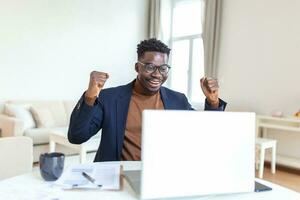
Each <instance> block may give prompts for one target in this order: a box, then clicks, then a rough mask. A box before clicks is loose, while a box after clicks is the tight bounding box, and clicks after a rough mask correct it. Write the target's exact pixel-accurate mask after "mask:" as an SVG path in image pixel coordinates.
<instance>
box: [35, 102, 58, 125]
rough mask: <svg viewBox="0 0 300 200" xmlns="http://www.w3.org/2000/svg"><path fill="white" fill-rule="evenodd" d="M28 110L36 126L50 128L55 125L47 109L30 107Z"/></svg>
mask: <svg viewBox="0 0 300 200" xmlns="http://www.w3.org/2000/svg"><path fill="white" fill-rule="evenodd" d="M30 110H31V113H32V115H33V118H34V120H35V122H36V125H37V127H38V128H52V127H54V126H55V121H54V119H53V116H52V113H51V111H50V110H49V109H47V108H35V107H32V108H31V109H30Z"/></svg>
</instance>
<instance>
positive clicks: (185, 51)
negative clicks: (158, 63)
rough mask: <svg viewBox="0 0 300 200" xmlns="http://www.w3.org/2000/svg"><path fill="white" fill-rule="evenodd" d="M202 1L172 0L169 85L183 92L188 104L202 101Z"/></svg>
mask: <svg viewBox="0 0 300 200" xmlns="http://www.w3.org/2000/svg"><path fill="white" fill-rule="evenodd" d="M202 6H203V0H173V1H172V11H171V37H170V46H171V48H172V51H171V56H170V63H171V65H172V69H171V71H170V77H169V79H170V80H169V86H170V87H171V88H172V89H174V90H176V91H179V92H182V93H184V94H185V95H186V96H187V97H188V99H189V101H190V102H191V103H192V104H198V103H201V102H203V101H204V95H203V93H202V90H201V87H200V78H201V77H202V76H203V75H204V66H203V63H204V61H203V59H204V52H203V42H202V13H203V11H202Z"/></svg>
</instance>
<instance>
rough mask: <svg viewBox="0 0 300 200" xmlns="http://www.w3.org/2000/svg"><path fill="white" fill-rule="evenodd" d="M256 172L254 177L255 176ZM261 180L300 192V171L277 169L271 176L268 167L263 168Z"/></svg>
mask: <svg viewBox="0 0 300 200" xmlns="http://www.w3.org/2000/svg"><path fill="white" fill-rule="evenodd" d="M257 174H258V173H257V171H256V176H257ZM263 179H264V180H267V181H270V182H272V183H276V184H278V185H281V186H284V187H287V188H289V189H291V190H294V191H297V192H300V171H296V170H290V169H286V168H280V167H278V168H277V169H276V173H275V174H272V173H271V169H270V167H269V166H267V167H265V169H264V175H263Z"/></svg>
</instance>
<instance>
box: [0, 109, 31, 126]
mask: <svg viewBox="0 0 300 200" xmlns="http://www.w3.org/2000/svg"><path fill="white" fill-rule="evenodd" d="M29 108H30V106H28V105H15V104H5V108H4V113H5V114H7V115H9V116H11V117H15V118H17V119H20V120H22V121H23V122H24V129H28V128H35V127H36V124H35V122H34V119H33V117H32V114H31V113H30V111H29Z"/></svg>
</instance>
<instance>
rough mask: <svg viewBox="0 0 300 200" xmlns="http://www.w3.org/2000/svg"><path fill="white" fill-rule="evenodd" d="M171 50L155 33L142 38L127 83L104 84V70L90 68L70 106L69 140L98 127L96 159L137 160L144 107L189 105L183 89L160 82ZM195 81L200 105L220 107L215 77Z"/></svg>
mask: <svg viewBox="0 0 300 200" xmlns="http://www.w3.org/2000/svg"><path fill="white" fill-rule="evenodd" d="M170 50H171V49H169V48H168V47H167V46H166V45H165V44H163V43H162V42H161V41H159V40H156V39H149V40H144V41H142V42H141V43H140V44H139V45H138V46H137V54H138V61H137V62H136V64H135V70H136V72H137V78H136V79H135V80H134V81H132V82H131V83H129V84H127V85H123V86H119V87H115V88H108V89H103V86H104V84H105V81H106V80H107V79H108V77H109V75H108V74H107V73H104V72H96V71H93V72H92V73H91V74H90V82H89V86H88V89H87V90H86V91H85V93H84V94H83V96H82V97H81V99H80V100H79V102H78V104H77V105H76V107H75V108H74V110H73V112H72V116H71V121H70V126H69V132H68V139H69V141H70V142H71V143H74V144H81V143H83V142H85V141H87V140H88V139H89V138H91V137H92V136H93V135H95V134H96V133H97V132H98V131H99V130H100V129H102V134H101V142H100V146H99V149H98V151H97V154H96V157H95V160H94V161H95V162H97V161H116V160H140V159H141V116H142V111H143V110H145V109H177V110H192V107H191V105H190V104H189V102H188V100H187V98H186V96H185V95H184V94H181V93H179V92H175V91H172V90H170V89H167V88H165V87H162V84H163V83H164V82H165V81H166V80H167V78H168V72H169V70H170V66H169V65H168V64H167V63H168V58H169V53H170ZM200 85H201V88H202V91H203V92H204V94H205V96H206V100H205V110H219V111H223V110H224V109H225V106H226V103H225V102H224V101H222V100H221V99H219V98H218V82H217V80H216V79H212V78H202V79H201V80H200ZM170 139H171V138H170ZM166 143H167V141H166Z"/></svg>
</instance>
